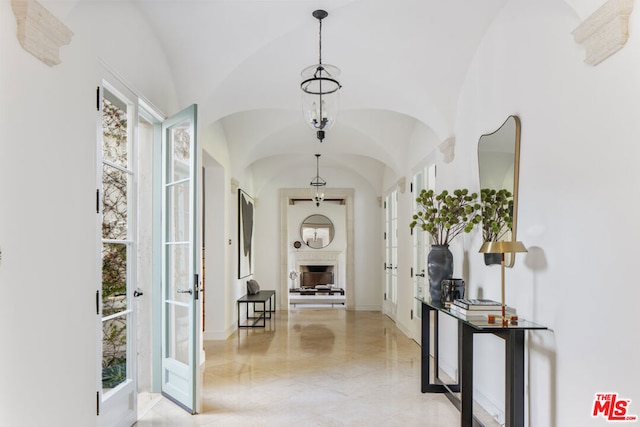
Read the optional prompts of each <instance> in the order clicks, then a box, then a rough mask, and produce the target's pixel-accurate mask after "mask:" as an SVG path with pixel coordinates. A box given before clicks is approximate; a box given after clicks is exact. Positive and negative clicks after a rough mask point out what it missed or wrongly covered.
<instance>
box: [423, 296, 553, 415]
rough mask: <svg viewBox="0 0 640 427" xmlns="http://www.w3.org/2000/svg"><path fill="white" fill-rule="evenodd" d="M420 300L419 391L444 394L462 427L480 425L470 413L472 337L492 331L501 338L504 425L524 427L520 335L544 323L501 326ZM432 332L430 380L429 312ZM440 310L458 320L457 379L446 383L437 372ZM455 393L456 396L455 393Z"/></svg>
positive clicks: (521, 343)
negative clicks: (503, 376)
mask: <svg viewBox="0 0 640 427" xmlns="http://www.w3.org/2000/svg"><path fill="white" fill-rule="evenodd" d="M419 301H420V302H422V365H421V367H422V375H421V377H422V378H421V391H422V392H423V393H446V394H447V398H448V399H449V400H450V401H451V402H452V403H453V404H454V405H455V406H456V407H457V408H458V410H459V411H460V415H461V416H460V425H461V426H462V427H473V426H482V423H481V422H480V421H479V420H478V419H477V418H476V417H474V415H473V336H474V335H475V334H483V333H484V334H487V333H488V334H493V335H495V336H497V337H499V338H502V339H503V340H504V341H505V365H506V366H505V394H506V396H505V424H504V425H505V427H524V335H525V332H526V331H528V330H543V329H547V328H546V327H545V326H542V325H538V324H535V323H533V322H529V321H526V320H523V319H520V320H518V322H517V323H515V324H511V323H510V324H508V325H507V326H502V323H501V321H500V320H498V322H497V323H494V324H490V323H488V322H487V321H476V320H474V321H469V320H465V319H463V318H461V317H459V316H457V315H456V314H454V313H452V312H451V311H449V309H448V308H446V307H444V306H443V305H442V304H441V303H439V302H438V303H434V302H429V301H424V300H422V299H420V300H419ZM432 313H433V331H434V351H433V356H434V370H433V371H434V374H433V382H432V381H431V376H430V372H431V359H430V355H429V353H430V347H431V315H432ZM439 313H443V314H445V315H448V316H451V317H452V318H454V319H456V320H457V321H458V379H457V382H456V383H453V384H446V383H445V382H444V381H442V380H441V379H440V377H439V375H438V314H439ZM458 393H459V395H458Z"/></svg>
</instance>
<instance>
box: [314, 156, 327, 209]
mask: <svg viewBox="0 0 640 427" xmlns="http://www.w3.org/2000/svg"><path fill="white" fill-rule="evenodd" d="M310 185H311V186H312V187H315V188H316V196H315V197H314V198H313V200H314V201H315V202H316V206H320V202H321V201H323V200H324V193H321V192H320V187H324V186H326V185H327V181H325V180H324V179H322V178H321V177H320V154H316V176H314V177H313V178H312V179H311V184H310Z"/></svg>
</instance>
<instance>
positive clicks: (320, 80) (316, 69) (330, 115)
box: [300, 10, 342, 142]
mask: <svg viewBox="0 0 640 427" xmlns="http://www.w3.org/2000/svg"><path fill="white" fill-rule="evenodd" d="M312 15H313V17H314V18H316V19H317V20H318V23H319V31H318V63H317V64H314V65H310V66H308V67H306V68H305V69H304V70H302V73H301V75H302V82H301V83H300V89H302V92H303V94H302V110H303V113H304V117H305V119H306V122H307V124H308V125H309V126H310V127H311V128H312V129H313V130H315V131H316V137H317V138H318V139H319V140H320V142H322V141H323V140H324V133H325V132H326V131H327V130H329V129H330V128H331V127H332V126H333V125H334V124H335V122H336V117H337V115H338V101H339V90H340V88H341V87H342V85H340V82H339V81H338V76H339V75H340V69H339V68H338V67H336V66H335V65H329V64H323V63H322V20H323V19H324V18H326V17H327V16H329V13H328V12H327V11H326V10H315V11H313V14H312Z"/></svg>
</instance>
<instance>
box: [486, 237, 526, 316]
mask: <svg viewBox="0 0 640 427" xmlns="http://www.w3.org/2000/svg"><path fill="white" fill-rule="evenodd" d="M479 252H480V253H484V254H500V255H501V257H500V266H501V269H502V316H501V319H502V326H506V325H507V324H508V322H509V320H510V318H507V316H506V314H505V305H504V254H506V253H507V254H511V253H516V252H528V251H527V248H525V247H524V245H523V244H522V242H518V241H511V242H508V241H499V242H484V243H483V244H482V246H481V247H480V251H479ZM515 318H516V319H517V316H516V317H515ZM490 323H491V322H490Z"/></svg>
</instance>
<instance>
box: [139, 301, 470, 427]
mask: <svg viewBox="0 0 640 427" xmlns="http://www.w3.org/2000/svg"><path fill="white" fill-rule="evenodd" d="M272 322H273V320H272ZM274 326H275V327H274ZM205 350H206V357H207V362H206V370H205V380H204V393H203V394H204V403H203V405H204V410H203V413H202V414H199V415H196V416H190V415H188V414H187V413H186V412H184V411H183V410H182V409H180V408H178V407H177V406H175V405H174V404H172V403H170V402H168V401H166V400H161V401H160V402H159V403H158V404H157V405H156V406H154V407H153V408H152V409H151V410H150V411H149V412H148V413H147V414H146V415H145V416H144V417H143V418H142V419H141V420H140V421H138V423H136V427H158V426H163V427H164V426H166V427H169V426H171V427H183V426H190V427H191V426H207V427H208V426H225V427H227V426H267V425H269V426H296V425H305V426H362V425H375V426H385V427H386V426H418V425H428V426H430V427H437V426H442V427H445V426H446V427H450V426H455V425H458V424H459V422H460V421H459V419H460V418H459V414H458V411H457V410H456V409H455V407H454V406H453V405H452V404H451V403H450V402H449V401H448V400H447V398H446V397H445V396H443V395H432V394H422V393H420V346H419V345H418V344H416V343H415V342H414V341H413V340H411V339H409V338H407V337H406V336H405V335H404V334H403V333H402V332H400V331H399V330H398V329H397V328H396V327H395V324H394V323H393V321H391V320H390V319H389V318H387V317H386V316H385V315H383V314H381V313H380V312H365V311H345V310H343V309H314V308H301V309H294V310H291V311H289V312H288V313H287V312H284V311H283V312H277V313H276V317H275V325H274V324H273V323H272V325H271V327H269V324H267V328H266V330H260V329H254V330H241V331H239V332H238V333H235V334H234V335H233V336H232V337H230V338H229V339H227V340H226V341H209V342H206V344H205Z"/></svg>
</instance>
